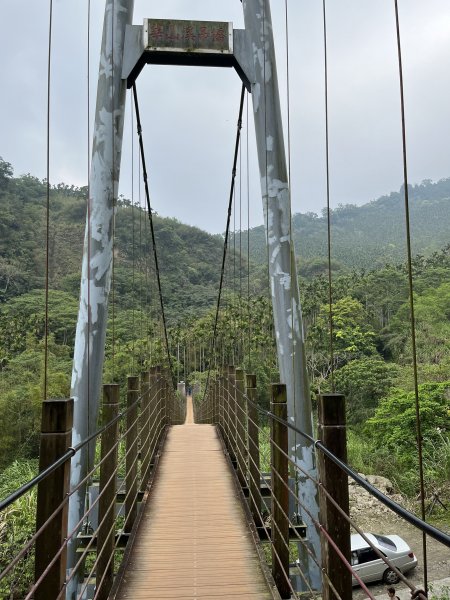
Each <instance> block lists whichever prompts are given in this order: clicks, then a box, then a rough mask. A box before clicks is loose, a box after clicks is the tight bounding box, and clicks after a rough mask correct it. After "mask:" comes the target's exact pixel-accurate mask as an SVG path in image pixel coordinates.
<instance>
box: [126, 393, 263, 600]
mask: <svg viewBox="0 0 450 600" xmlns="http://www.w3.org/2000/svg"><path fill="white" fill-rule="evenodd" d="M188 415H189V416H188V421H190V422H187V423H185V424H184V425H175V426H173V427H172V428H171V429H170V431H169V433H168V437H167V441H166V445H165V448H164V453H163V456H162V458H161V462H160V465H159V468H158V474H157V476H156V480H155V483H154V485H153V488H152V491H151V497H150V499H149V501H148V502H147V505H146V507H145V512H144V514H143V517H142V520H141V523H140V527H139V530H138V533H137V537H136V540H135V544H134V547H133V549H132V550H131V554H130V558H129V562H128V564H127V569H126V572H125V574H124V576H123V579H122V582H121V585H120V587H119V589H118V592H117V594H116V596H115V598H116V600H125V599H128V598H133V599H135V600H152V599H159V600H163V599H165V598H177V599H179V600H183V599H186V600H188V599H189V600H194V599H196V598H199V599H206V598H211V599H215V598H217V599H218V600H226V599H228V598H230V599H231V598H237V597H239V598H241V599H246V598H247V599H248V600H265V599H266V598H267V599H269V598H273V595H272V592H271V591H270V589H269V588H268V586H267V583H266V579H265V577H264V575H263V572H262V569H261V565H260V562H259V557H258V554H257V552H256V548H255V546H254V543H253V539H252V537H251V533H250V531H249V530H248V528H247V524H246V521H245V517H244V512H243V509H242V507H241V505H240V499H239V496H238V494H237V492H236V488H235V485H234V481H233V475H232V473H231V472H230V470H229V468H228V464H227V462H226V459H225V457H224V454H223V451H222V447H221V444H220V440H219V438H218V436H217V432H216V430H215V427H214V426H212V425H196V424H194V423H192V411H191V408H190V407H189V405H188Z"/></svg>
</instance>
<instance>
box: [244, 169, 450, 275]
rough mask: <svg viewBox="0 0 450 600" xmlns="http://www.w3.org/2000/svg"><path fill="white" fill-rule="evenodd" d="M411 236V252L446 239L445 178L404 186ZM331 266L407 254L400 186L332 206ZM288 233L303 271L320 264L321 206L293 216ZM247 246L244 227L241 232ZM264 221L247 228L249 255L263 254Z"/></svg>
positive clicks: (260, 257)
mask: <svg viewBox="0 0 450 600" xmlns="http://www.w3.org/2000/svg"><path fill="white" fill-rule="evenodd" d="M409 200H410V213H411V236H412V246H413V253H414V254H423V255H425V256H428V255H430V254H431V253H432V252H434V251H436V250H439V249H440V248H442V247H443V246H445V245H446V244H447V243H448V241H449V239H450V237H449V236H450V178H448V179H442V180H440V181H438V182H437V183H433V182H431V181H423V182H422V183H421V184H420V185H414V186H410V187H409ZM331 227H332V232H331V235H332V251H333V259H334V267H335V268H336V269H337V268H339V267H346V268H350V269H353V268H356V269H373V268H374V267H377V266H379V267H381V266H384V265H385V264H386V263H391V264H396V263H401V262H403V261H404V260H405V257H406V242H405V239H406V238H405V206H404V193H403V189H400V191H399V192H392V193H391V194H390V195H389V196H382V197H381V198H378V199H377V200H373V201H372V202H369V203H367V204H364V205H362V206H356V205H353V204H347V205H342V206H339V207H338V208H336V209H334V210H332V212H331ZM293 236H294V240H295V245H296V249H297V256H299V257H300V267H301V269H302V270H303V271H304V272H305V273H310V272H314V271H315V270H318V269H319V270H320V266H321V265H322V266H323V262H324V261H323V259H325V257H326V256H327V217H326V211H323V212H322V215H321V216H319V215H317V214H315V213H311V212H309V213H306V214H295V215H294V216H293ZM241 241H242V247H243V248H244V251H246V249H247V232H243V233H242V238H241ZM265 247H266V240H265V233H264V227H263V226H261V227H255V228H253V229H250V256H251V258H252V259H253V260H254V261H256V262H258V263H263V262H265V261H266V260H267V254H266V251H265Z"/></svg>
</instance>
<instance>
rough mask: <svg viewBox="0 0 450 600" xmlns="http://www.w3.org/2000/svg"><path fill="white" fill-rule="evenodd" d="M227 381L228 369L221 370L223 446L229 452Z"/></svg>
mask: <svg viewBox="0 0 450 600" xmlns="http://www.w3.org/2000/svg"><path fill="white" fill-rule="evenodd" d="M229 387H230V386H229V380H228V368H227V367H224V368H223V385H222V401H223V423H224V428H223V429H224V433H225V436H224V438H225V445H226V447H227V450H228V451H229V450H230V401H229V395H228V390H229Z"/></svg>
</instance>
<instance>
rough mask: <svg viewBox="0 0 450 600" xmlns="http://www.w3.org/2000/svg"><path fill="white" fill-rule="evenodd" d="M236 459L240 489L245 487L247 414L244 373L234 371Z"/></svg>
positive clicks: (238, 370)
mask: <svg viewBox="0 0 450 600" xmlns="http://www.w3.org/2000/svg"><path fill="white" fill-rule="evenodd" d="M235 408H236V455H237V456H236V458H237V475H238V478H239V483H240V484H241V486H242V487H247V479H246V474H247V456H246V454H247V452H246V447H247V436H246V433H245V432H246V425H247V424H246V416H247V412H246V410H245V405H244V371H243V370H242V369H236V402H235Z"/></svg>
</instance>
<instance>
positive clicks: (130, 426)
mask: <svg viewBox="0 0 450 600" xmlns="http://www.w3.org/2000/svg"><path fill="white" fill-rule="evenodd" d="M138 399H139V377H128V389H127V408H128V412H127V435H126V458H125V465H126V488H125V489H126V498H125V515H126V517H125V525H124V531H125V533H130V531H131V530H132V528H133V524H134V521H135V520H136V513H137V492H138V439H139V437H138V436H139V429H138V414H139V403H138Z"/></svg>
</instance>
